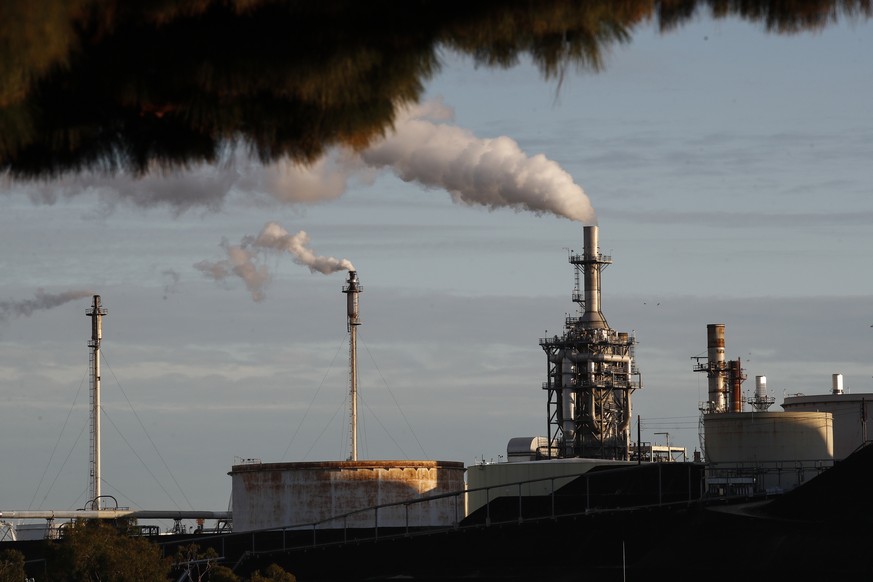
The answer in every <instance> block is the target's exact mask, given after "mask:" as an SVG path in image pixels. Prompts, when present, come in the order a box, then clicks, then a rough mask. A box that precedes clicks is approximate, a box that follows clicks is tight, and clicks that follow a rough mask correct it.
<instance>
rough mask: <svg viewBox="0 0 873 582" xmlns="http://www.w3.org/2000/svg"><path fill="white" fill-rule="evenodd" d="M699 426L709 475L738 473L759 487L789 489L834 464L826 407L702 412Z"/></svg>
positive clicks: (761, 488) (830, 427)
mask: <svg viewBox="0 0 873 582" xmlns="http://www.w3.org/2000/svg"><path fill="white" fill-rule="evenodd" d="M703 428H704V442H705V455H706V461H707V463H709V464H710V468H711V470H710V471H709V472H708V479H709V477H712V476H715V475H716V474H718V475H720V477H719V478H727V477H728V476H729V475H736V476H740V475H742V476H745V478H747V479H754V480H755V482H754V485H755V488H756V489H757V490H758V491H764V490H768V489H781V490H788V489H792V488H794V487H795V486H797V485H799V484H800V483H803V482H805V481H807V480H809V479H811V478H812V477H814V476H815V475H818V474H819V473H820V472H821V471H822V470H823V469H824V468H827V467H830V466H831V465H833V459H834V442H833V416H832V415H831V414H830V413H829V412H740V413H724V414H706V415H704V417H703ZM750 483H751V481H750Z"/></svg>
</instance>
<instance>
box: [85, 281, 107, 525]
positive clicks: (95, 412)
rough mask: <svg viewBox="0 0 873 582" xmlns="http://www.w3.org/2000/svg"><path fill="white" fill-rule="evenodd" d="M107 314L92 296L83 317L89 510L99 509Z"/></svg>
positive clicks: (97, 296)
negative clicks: (86, 321) (87, 337)
mask: <svg viewBox="0 0 873 582" xmlns="http://www.w3.org/2000/svg"><path fill="white" fill-rule="evenodd" d="M107 313H108V312H107V310H106V308H105V307H102V306H101V305H100V296H99V295H95V296H94V302H93V304H92V305H91V308H90V309H89V310H88V311H86V312H85V315H87V316H88V317H90V318H91V341H89V342H88V347H89V348H91V362H90V363H91V366H90V371H91V374H90V375H91V442H90V445H91V446H90V455H89V457H90V458H89V464H90V475H89V476H90V478H91V491H90V494H91V499H90V501H89V503H90V504H91V509H101V508H100V497H101V496H102V493H101V488H100V479H101V476H100V470H101V468H100V464H101V462H100V341H101V340H102V339H103V316H104V315H106V314H107Z"/></svg>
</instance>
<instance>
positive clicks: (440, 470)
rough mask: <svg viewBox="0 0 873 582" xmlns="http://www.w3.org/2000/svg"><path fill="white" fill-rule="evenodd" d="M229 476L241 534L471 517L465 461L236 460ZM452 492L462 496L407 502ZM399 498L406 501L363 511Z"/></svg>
mask: <svg viewBox="0 0 873 582" xmlns="http://www.w3.org/2000/svg"><path fill="white" fill-rule="evenodd" d="M229 474H230V476H231V495H232V503H233V527H234V530H235V531H251V530H255V529H269V528H280V527H292V526H294V527H304V526H306V525H307V524H309V526H308V527H310V528H311V527H312V525H311V524H318V525H316V527H317V528H319V529H338V528H343V527H353V528H355V527H357V528H371V527H374V526H376V525H378V526H379V527H406V526H407V525H408V526H410V527H430V526H448V525H453V524H455V523H457V521H458V520H460V519H463V517H464V495H463V493H462V492H463V490H464V464H463V463H461V462H455V461H321V462H310V463H255V464H244V465H234V466H233V468H232V469H231V472H230V473H229ZM452 492H461V493H459V495H457V496H448V497H443V498H440V499H435V500H431V501H426V502H418V503H409V504H404V502H407V501H415V500H418V499H422V498H425V497H430V496H433V495H439V494H442V493H452ZM392 503H397V504H399V505H392V506H389V507H381V508H380V509H379V510H378V511H373V510H368V511H363V510H366V509H367V508H372V507H375V506H377V505H379V506H381V505H389V504H392ZM339 516H345V517H339ZM335 517H336V518H337V519H331V518H335Z"/></svg>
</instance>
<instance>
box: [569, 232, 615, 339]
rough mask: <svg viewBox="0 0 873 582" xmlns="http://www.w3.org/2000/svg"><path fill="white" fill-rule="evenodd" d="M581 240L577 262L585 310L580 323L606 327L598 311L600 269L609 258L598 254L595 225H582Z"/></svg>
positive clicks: (594, 327) (598, 327)
mask: <svg viewBox="0 0 873 582" xmlns="http://www.w3.org/2000/svg"><path fill="white" fill-rule="evenodd" d="M583 242H584V249H583V252H582V260H581V261H579V262H578V264H580V265H582V271H583V274H584V285H585V311H584V312H583V313H582V318H581V321H582V325H583V326H584V327H586V328H589V329H608V328H609V325H608V324H607V323H606V319H604V317H603V313H602V312H601V311H600V271H601V269H603V266H604V265H607V264H609V263H610V262H611V260H610V259H609V258H608V257H604V256H603V255H601V254H600V250H599V248H598V231H597V227H596V226H586V227H584V234H583ZM574 262H575V261H574Z"/></svg>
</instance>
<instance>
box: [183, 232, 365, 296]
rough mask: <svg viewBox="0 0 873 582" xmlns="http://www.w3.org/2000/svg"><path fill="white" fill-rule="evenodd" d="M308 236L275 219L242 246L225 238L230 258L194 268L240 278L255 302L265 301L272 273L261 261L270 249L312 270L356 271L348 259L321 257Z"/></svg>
mask: <svg viewBox="0 0 873 582" xmlns="http://www.w3.org/2000/svg"><path fill="white" fill-rule="evenodd" d="M308 245H309V235H308V234H306V232H305V231H302V230H301V231H300V232H298V233H296V234H293V235H292V234H291V233H289V232H288V231H287V230H285V229H284V228H282V226H280V225H279V224H277V223H275V222H268V223H267V224H265V225H264V228H263V229H261V232H260V234H258V236H245V237H243V239H242V241H241V242H240V244H239V245H231V244H228V242H227V241H226V240H224V241H222V243H221V246H222V247H223V248H224V249H225V252H226V253H227V258H226V259H222V260H220V261H216V262H212V261H200V262H199V263H196V264H195V265H194V268H195V269H197V270H198V271H200V272H202V273H203V274H204V275H205V276H206V277H208V278H210V279H213V280H215V281H219V282H222V281H224V280H226V279H228V278H229V277H231V276H235V277H239V278H240V279H242V280H243V281H244V282H245V285H246V288H247V289H248V290H249V292H250V293H251V295H252V299H254V300H255V301H258V302H260V301H263V299H264V297H265V296H266V295H265V289H266V286H267V284H268V283H269V282H270V280H271V278H272V277H271V275H270V272H269V270H268V269H267V267H266V265H264V264H263V262H261V264H258V262H259V261H262V259H263V257H262V255H263V254H264V253H268V252H287V253H289V254H291V255H292V256H293V260H294V262H295V263H297V264H299V265H303V266H306V267H309V270H310V271H311V272H313V273H316V272H318V273H323V274H325V275H328V274H330V273H334V272H336V271H342V270H348V271H353V270H354V269H355V267H354V266H353V265H352V263H351V261H349V260H348V259H336V258H334V257H327V256H320V255H317V254H315V252H314V251H313V250H312V249H310V248H309V246H308Z"/></svg>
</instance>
